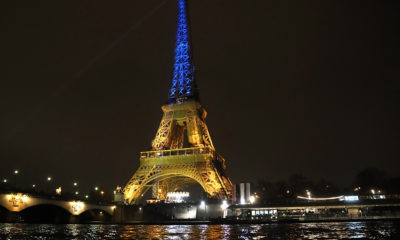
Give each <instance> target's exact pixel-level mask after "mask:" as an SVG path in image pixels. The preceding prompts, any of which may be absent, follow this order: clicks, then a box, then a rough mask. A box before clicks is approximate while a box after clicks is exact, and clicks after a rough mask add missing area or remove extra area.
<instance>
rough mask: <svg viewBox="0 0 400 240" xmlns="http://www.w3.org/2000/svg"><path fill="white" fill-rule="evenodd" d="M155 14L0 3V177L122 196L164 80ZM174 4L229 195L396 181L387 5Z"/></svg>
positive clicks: (394, 66) (165, 41)
mask: <svg viewBox="0 0 400 240" xmlns="http://www.w3.org/2000/svg"><path fill="white" fill-rule="evenodd" d="M161 2H162V0H146V1H143V0H125V1H122V0H121V1H100V0H86V1H83V0H79V1H78V0H75V1H71V0H68V1H66V0H64V1H61V0H60V1H50V0H49V1H28V0H25V1H5V2H3V3H2V7H1V10H0V11H1V12H0V18H1V25H0V27H1V37H0V43H1V44H0V52H1V65H0V66H1V71H0V79H1V87H0V109H1V110H0V111H1V112H0V161H1V167H0V177H1V178H4V177H7V178H9V177H10V175H11V174H12V171H13V169H15V168H18V169H19V170H20V171H21V174H20V176H19V178H20V179H21V180H19V181H20V182H21V183H20V184H22V182H25V183H33V182H35V183H37V184H43V182H44V180H45V177H46V176H47V175H49V174H50V175H52V176H53V177H54V179H55V182H56V184H62V185H63V186H64V185H65V186H66V185H71V182H72V181H73V180H75V179H77V180H78V181H79V182H80V183H81V185H85V186H87V187H91V186H94V185H100V186H103V187H105V188H106V189H110V190H111V189H113V188H114V187H115V186H116V185H118V184H119V185H124V184H126V182H127V181H128V180H129V178H130V177H131V176H132V175H133V173H134V172H135V170H136V169H137V167H138V164H139V160H138V156H139V152H140V151H143V150H148V149H149V147H150V142H151V140H152V138H153V137H154V136H155V133H156V130H157V128H158V125H159V122H160V120H161V117H162V111H161V109H160V107H161V105H162V104H163V103H164V102H165V101H166V100H167V94H168V87H169V85H170V81H171V75H172V65H173V48H174V40H175V1H174V0H169V1H168V2H167V3H166V4H165V5H163V6H162V7H161V8H160V9H159V10H158V11H156V12H155V13H154V14H153V15H151V16H149V13H150V12H151V11H152V10H154V9H155V8H156V6H157V5H159V4H160V3H161ZM189 4H190V17H191V19H190V21H191V24H192V40H193V49H194V62H195V65H196V70H197V72H196V74H197V75H196V76H197V84H198V86H199V88H200V97H201V102H202V104H203V106H204V107H205V108H206V110H207V111H208V113H209V115H208V118H207V124H208V127H209V129H210V132H211V136H212V138H213V141H214V145H215V147H216V149H217V151H218V152H220V153H221V154H222V155H223V156H224V157H225V158H226V160H227V165H228V170H227V171H228V175H229V176H230V177H231V180H232V181H233V182H239V181H255V180H257V179H259V178H264V179H267V180H271V181H272V180H279V179H286V178H287V177H288V176H289V175H290V174H292V173H303V174H305V175H307V176H310V177H312V178H314V179H318V178H321V177H324V178H326V179H328V180H331V181H334V182H337V183H339V184H342V185H344V184H345V183H347V182H350V181H352V180H353V176H354V175H355V174H356V173H357V172H358V171H359V170H361V169H363V168H365V167H370V166H373V167H378V168H381V169H383V170H386V171H387V172H388V173H389V174H392V175H400V170H399V169H400V161H399V160H400V159H399V151H400V150H399V149H400V148H399V143H400V136H399V135H400V134H399V133H400V131H399V130H400V127H399V123H400V115H399V107H398V102H399V100H400V92H399V91H400V84H399V82H398V81H399V76H400V74H399V64H400V61H399V56H400V54H399V53H400V49H399V42H400V38H399V36H398V35H397V33H398V31H399V17H400V15H399V10H400V7H399V6H400V5H399V1H393V2H392V1H266V0H249V1H243V0H201V1H200V0H198V1H194V0H190V1H189ZM146 16H149V17H146ZM128 29H132V30H131V31H130V32H129V33H128V34H127V35H124V33H125V32H127V31H128ZM116 39H120V40H118V41H115V40H116ZM113 42H114V43H115V44H114V45H113ZM105 49H109V51H105ZM96 56H98V57H96Z"/></svg>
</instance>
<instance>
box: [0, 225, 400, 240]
mask: <svg viewBox="0 0 400 240" xmlns="http://www.w3.org/2000/svg"><path fill="white" fill-rule="evenodd" d="M0 239H24V240H25V239H40V240H45V239H400V222H398V221H394V222H392V221H386V222H385V221H382V222H380V221H376V222H335V223H291V224H281V223H280V224H254V225H251V224H250V225H101V224H100V225H97V224H93V225H92V224H68V225H53V224H11V223H10V224H9V223H0Z"/></svg>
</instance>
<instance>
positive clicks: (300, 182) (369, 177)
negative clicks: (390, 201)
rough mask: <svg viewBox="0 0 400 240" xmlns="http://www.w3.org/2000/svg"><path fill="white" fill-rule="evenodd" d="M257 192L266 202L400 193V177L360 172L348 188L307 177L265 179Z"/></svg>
mask: <svg viewBox="0 0 400 240" xmlns="http://www.w3.org/2000/svg"><path fill="white" fill-rule="evenodd" d="M255 191H256V193H257V195H258V196H259V198H260V200H261V201H262V202H264V203H272V202H291V201H293V200H294V199H296V197H297V196H304V197H307V196H308V195H307V192H309V194H311V196H312V197H333V196H338V195H345V194H346V195H368V194H372V193H373V192H374V193H375V194H400V177H391V176H389V175H388V174H387V173H386V172H385V171H382V170H380V169H377V168H366V169H364V170H362V171H360V172H359V173H358V174H357V175H356V176H355V177H354V180H353V182H351V183H350V184H349V185H348V186H345V187H344V188H340V187H338V186H337V185H336V184H335V183H333V182H331V181H328V180H326V179H320V180H317V181H313V180H311V179H310V178H308V177H306V176H304V175H303V174H293V175H291V176H290V177H289V179H288V180H286V181H277V182H270V181H267V180H264V179H261V180H259V181H258V182H257V183H256V184H255Z"/></svg>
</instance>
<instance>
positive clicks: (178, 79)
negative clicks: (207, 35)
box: [169, 0, 197, 103]
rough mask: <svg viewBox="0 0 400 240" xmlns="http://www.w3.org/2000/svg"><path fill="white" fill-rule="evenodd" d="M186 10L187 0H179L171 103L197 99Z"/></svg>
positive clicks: (170, 93) (170, 95)
mask: <svg viewBox="0 0 400 240" xmlns="http://www.w3.org/2000/svg"><path fill="white" fill-rule="evenodd" d="M186 9H187V3H186V0H178V24H177V25H178V27H177V31H176V45H175V64H174V74H173V78H172V86H171V89H170V92H169V102H170V103H172V102H176V100H180V99H187V98H196V97H197V89H196V85H195V84H196V83H195V81H194V66H193V62H192V57H191V56H192V54H191V47H190V40H189V35H190V34H189V25H188V20H187V10H186Z"/></svg>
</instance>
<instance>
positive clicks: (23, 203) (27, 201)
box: [0, 193, 115, 215]
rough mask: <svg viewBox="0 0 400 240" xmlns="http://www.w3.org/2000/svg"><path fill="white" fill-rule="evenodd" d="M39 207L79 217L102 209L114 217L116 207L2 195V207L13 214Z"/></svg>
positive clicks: (14, 194)
mask: <svg viewBox="0 0 400 240" xmlns="http://www.w3.org/2000/svg"><path fill="white" fill-rule="evenodd" d="M37 205H54V206H57V207H61V208H63V209H64V210H66V211H68V212H69V213H70V214H72V215H79V214H81V213H82V212H84V211H86V210H91V209H96V208H98V209H101V210H103V211H105V212H107V213H108V214H110V215H112V214H113V213H114V209H115V206H113V205H96V204H91V203H85V202H82V201H76V200H71V201H66V200H58V199H49V198H40V197H30V196H28V195H26V194H22V193H10V194H0V206H3V207H4V208H6V209H7V210H9V211H11V212H21V211H23V210H24V209H27V208H29V207H33V206H37Z"/></svg>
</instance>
